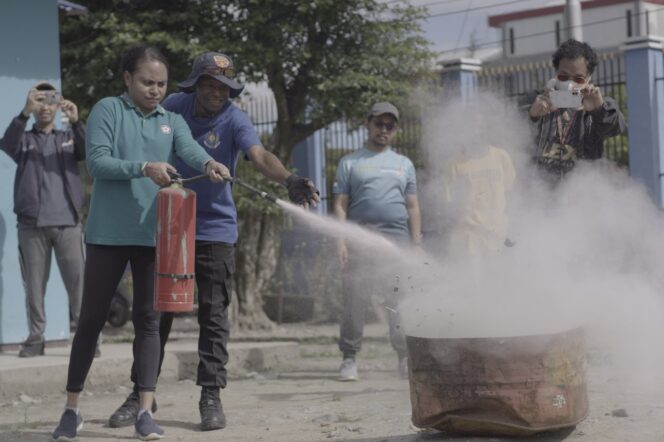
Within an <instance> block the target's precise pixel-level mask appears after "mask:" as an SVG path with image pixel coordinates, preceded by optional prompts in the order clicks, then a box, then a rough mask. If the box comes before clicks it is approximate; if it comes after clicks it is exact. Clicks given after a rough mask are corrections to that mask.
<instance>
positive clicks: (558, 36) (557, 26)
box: [556, 20, 560, 47]
mask: <svg viewBox="0 0 664 442" xmlns="http://www.w3.org/2000/svg"><path fill="white" fill-rule="evenodd" d="M558 46H560V20H556V47H558Z"/></svg>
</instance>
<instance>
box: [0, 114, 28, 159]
mask: <svg viewBox="0 0 664 442" xmlns="http://www.w3.org/2000/svg"><path fill="white" fill-rule="evenodd" d="M29 118H30V117H29V116H27V117H26V116H25V114H23V112H21V113H20V114H19V115H18V116H16V117H14V119H13V120H12V122H11V123H9V127H7V129H6V130H5V134H4V135H3V137H2V138H0V149H2V150H3V151H4V152H5V153H6V154H7V155H9V156H10V157H11V159H13V160H14V161H17V160H18V156H19V154H20V153H21V137H22V136H23V134H24V133H25V126H26V124H27V122H28V119H29Z"/></svg>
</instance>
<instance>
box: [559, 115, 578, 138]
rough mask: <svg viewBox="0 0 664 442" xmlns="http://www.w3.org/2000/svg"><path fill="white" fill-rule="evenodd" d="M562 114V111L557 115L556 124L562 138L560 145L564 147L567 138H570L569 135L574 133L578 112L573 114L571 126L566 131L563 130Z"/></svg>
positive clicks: (570, 121)
mask: <svg viewBox="0 0 664 442" xmlns="http://www.w3.org/2000/svg"><path fill="white" fill-rule="evenodd" d="M562 112H564V111H562V110H561V111H560V113H558V115H556V123H557V124H558V136H559V137H560V145H561V146H564V145H565V144H566V142H567V138H569V135H570V133H571V132H572V126H574V121H575V120H576V114H577V113H578V111H576V110H575V111H574V113H573V114H572V118H570V120H569V125H568V126H567V130H566V131H564V130H563V119H562V117H561V115H562Z"/></svg>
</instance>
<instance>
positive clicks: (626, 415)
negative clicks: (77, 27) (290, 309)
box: [0, 318, 664, 442]
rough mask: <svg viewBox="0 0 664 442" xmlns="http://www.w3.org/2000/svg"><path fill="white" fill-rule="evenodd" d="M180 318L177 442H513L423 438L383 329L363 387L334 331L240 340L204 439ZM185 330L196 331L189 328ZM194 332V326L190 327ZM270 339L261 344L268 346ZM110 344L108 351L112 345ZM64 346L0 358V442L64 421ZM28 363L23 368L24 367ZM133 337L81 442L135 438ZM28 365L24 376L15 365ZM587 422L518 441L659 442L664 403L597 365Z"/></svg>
mask: <svg viewBox="0 0 664 442" xmlns="http://www.w3.org/2000/svg"><path fill="white" fill-rule="evenodd" d="M186 322H187V318H184V319H183V318H180V319H179V324H180V331H179V332H176V333H175V335H174V336H175V337H176V338H177V339H176V340H175V341H174V342H171V343H169V346H168V347H167V348H168V351H169V355H168V360H167V361H166V364H165V367H168V368H167V369H165V371H164V376H163V377H162V378H161V380H160V384H159V390H158V392H157V398H158V403H159V410H158V412H157V413H156V415H155V416H156V419H157V421H158V423H160V424H161V425H162V426H163V428H164V429H165V431H166V436H167V440H177V441H212V440H227V441H262V440H265V441H275V442H298V441H302V442H305V441H306V442H310V441H328V440H333V441H354V442H369V441H371V442H379V441H385V442H395V441H432V440H446V441H455V442H461V441H469V442H476V441H477V442H478V441H499V440H500V441H509V440H512V439H506V438H503V439H498V438H468V437H451V436H446V435H443V434H441V433H438V432H429V431H420V430H418V429H417V428H415V427H413V426H412V424H411V422H410V413H411V408H410V398H409V384H408V381H406V380H401V379H399V378H398V376H397V374H396V367H397V361H396V357H395V355H394V353H393V352H392V350H391V348H390V346H389V344H388V343H387V340H386V339H385V338H384V332H385V327H384V326H383V325H381V324H375V325H370V326H368V328H367V335H368V337H367V340H366V341H365V346H364V349H363V351H362V353H361V354H360V356H359V357H358V362H359V365H360V376H361V380H360V381H358V382H351V383H342V382H339V381H337V380H336V375H337V369H338V366H339V362H340V356H339V353H338V350H337V348H336V344H335V336H336V333H337V328H336V326H312V325H293V326H281V327H279V328H277V329H276V330H274V331H272V332H270V333H269V334H265V333H256V334H253V335H248V334H243V335H242V336H236V338H238V339H240V340H239V341H238V342H234V343H233V347H232V348H231V350H230V352H231V355H232V357H233V359H232V361H231V363H230V364H229V373H230V375H231V380H230V382H229V386H228V388H226V389H225V390H224V391H223V392H222V402H223V404H224V409H225V413H226V417H227V420H228V426H227V428H226V429H224V430H219V431H213V432H205V433H204V432H201V431H199V429H198V424H199V415H198V396H199V388H198V387H196V386H195V385H194V382H193V380H192V379H193V374H194V373H195V363H196V357H195V348H196V344H195V340H194V339H192V338H193V337H194V336H195V333H192V331H191V330H190V329H189V328H190V327H189V326H188V325H187V323H186ZM189 325H190V324H189ZM188 327H189V328H188ZM267 338H270V339H271V340H270V341H268V342H266V341H264V340H265V339H267ZM111 341H113V342H111ZM67 350H68V349H66V348H61V349H57V350H56V349H47V354H48V356H45V357H43V358H35V359H30V360H19V359H18V358H16V355H15V353H11V352H10V353H5V354H0V441H2V442H9V441H46V440H49V433H50V432H51V431H52V430H53V428H54V427H55V425H56V423H57V420H58V418H59V416H60V413H61V411H62V406H63V402H64V394H63V393H62V389H63V386H64V377H65V376H66V361H67ZM22 361H23V362H22ZM130 362H131V346H130V344H129V339H126V337H123V335H122V334H121V333H120V334H116V336H115V337H112V336H111V337H107V342H106V343H104V344H103V345H102V357H101V358H100V359H97V360H96V361H95V364H93V372H92V374H91V377H90V380H89V382H88V387H87V390H86V391H85V393H84V396H83V397H82V401H81V412H82V415H83V417H84V418H85V420H86V422H85V426H84V429H83V431H82V432H81V433H80V434H79V436H80V437H79V439H80V440H90V441H98V442H104V441H118V440H131V439H132V435H133V428H132V427H128V428H121V429H114V428H109V427H108V426H107V419H108V416H109V415H110V414H111V413H112V412H113V410H114V409H115V408H116V407H117V406H118V405H119V404H120V403H122V401H123V400H124V398H125V396H126V395H127V393H128V392H129V389H128V386H129V384H128V382H127V381H126V373H128V371H129V365H130ZM21 364H22V368H21V367H19V369H17V366H18V365H21ZM588 379H589V381H588V382H589V396H590V402H591V404H590V409H591V412H590V415H589V417H588V418H587V419H586V420H585V421H583V422H582V423H581V424H579V425H578V426H577V427H576V428H575V429H573V430H571V431H566V432H561V433H555V434H548V435H541V436H535V437H531V438H521V439H518V440H520V441H547V442H554V441H563V440H564V441H574V442H576V441H579V442H586V441H597V442H600V441H625V442H656V441H664V397H662V396H660V395H659V394H657V393H656V392H655V390H653V391H651V392H643V391H641V392H640V393H636V391H635V390H630V389H627V388H624V387H622V385H624V384H623V383H622V382H621V380H620V379H617V378H615V376H614V374H611V373H610V370H607V369H606V361H603V360H602V359H601V358H591V359H590V366H589V373H588Z"/></svg>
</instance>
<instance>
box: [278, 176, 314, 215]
mask: <svg viewBox="0 0 664 442" xmlns="http://www.w3.org/2000/svg"><path fill="white" fill-rule="evenodd" d="M286 188H287V189H288V198H290V200H291V202H293V203H294V204H297V205H298V206H302V207H304V208H305V209H308V208H309V206H311V207H316V206H317V205H318V203H319V202H320V196H319V192H318V189H316V186H315V185H314V182H313V181H311V180H310V179H309V178H303V177H301V176H297V175H295V174H292V175H290V176H289V177H288V178H287V179H286Z"/></svg>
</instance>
